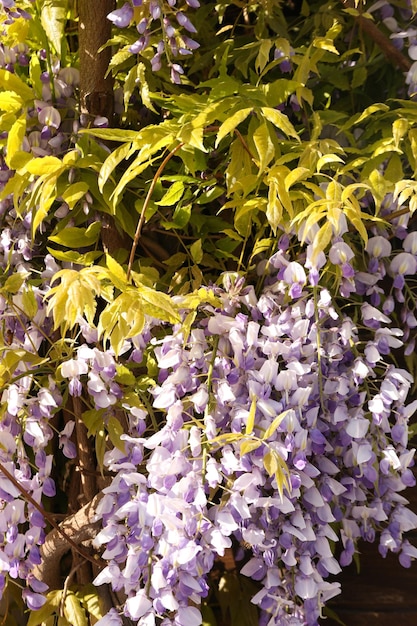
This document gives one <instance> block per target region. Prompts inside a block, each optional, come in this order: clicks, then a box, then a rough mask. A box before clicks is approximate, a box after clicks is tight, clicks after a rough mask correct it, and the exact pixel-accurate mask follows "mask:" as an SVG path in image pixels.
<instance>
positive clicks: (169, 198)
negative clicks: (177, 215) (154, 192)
mask: <svg viewBox="0 0 417 626" xmlns="http://www.w3.org/2000/svg"><path fill="white" fill-rule="evenodd" d="M184 191H185V187H184V183H183V182H182V181H180V180H177V181H175V183H173V184H172V185H171V186H170V188H169V189H168V191H167V192H166V193H165V194H164V195H163V197H162V198H161V200H159V201H158V202H155V204H158V205H159V206H173V205H174V204H176V203H177V202H178V201H179V200H180V199H181V198H182V195H183V193H184Z"/></svg>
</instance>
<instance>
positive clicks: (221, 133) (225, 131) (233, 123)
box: [216, 107, 253, 147]
mask: <svg viewBox="0 0 417 626" xmlns="http://www.w3.org/2000/svg"><path fill="white" fill-rule="evenodd" d="M252 111H253V108H252V107H248V108H245V109H239V110H238V111H236V113H234V114H233V115H232V116H231V117H229V118H228V119H227V120H226V121H225V122H223V124H222V125H221V126H220V128H219V130H218V133H217V137H216V147H217V146H218V145H219V143H220V142H221V140H222V139H223V138H224V137H226V135H229V134H230V133H232V132H233V131H234V130H235V128H236V127H237V126H239V124H241V123H242V122H244V121H245V119H246V118H247V117H248V116H249V115H250V113H251V112H252Z"/></svg>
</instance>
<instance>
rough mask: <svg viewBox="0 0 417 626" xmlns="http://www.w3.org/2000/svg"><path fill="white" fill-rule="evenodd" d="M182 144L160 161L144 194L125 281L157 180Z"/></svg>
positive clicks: (128, 277) (130, 270)
mask: <svg viewBox="0 0 417 626" xmlns="http://www.w3.org/2000/svg"><path fill="white" fill-rule="evenodd" d="M183 145H184V143H183V142H181V143H179V144H178V145H177V146H175V148H173V149H172V150H171V152H169V153H168V154H167V155H166V157H165V159H164V160H163V161H162V163H161V165H160V166H159V167H158V169H157V170H156V172H155V176H154V177H153V179H152V182H151V184H150V186H149V189H148V193H147V194H146V198H145V201H144V203H143V207H142V211H141V213H140V217H139V222H138V225H137V227H136V232H135V237H134V239H133V244H132V248H131V250H130V256H129V263H128V266H127V274H126V276H127V280H129V279H130V275H131V273H132V266H133V261H134V259H135V252H136V248H137V247H138V244H139V239H140V235H141V232H142V228H143V224H144V223H145V215H146V210H147V208H148V206H149V202H150V200H151V197H152V194H153V192H154V189H155V185H156V183H157V181H158V178H159V177H160V176H161V174H162V172H163V171H164V169H165V166H166V165H167V163H168V161H170V160H171V159H172V157H173V156H174V155H175V154H176V153H177V152H178V150H180V149H181V148H182V147H183Z"/></svg>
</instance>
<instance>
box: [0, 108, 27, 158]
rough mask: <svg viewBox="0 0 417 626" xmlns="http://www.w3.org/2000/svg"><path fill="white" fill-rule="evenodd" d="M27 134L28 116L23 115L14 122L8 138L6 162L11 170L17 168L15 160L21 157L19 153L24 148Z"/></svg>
mask: <svg viewBox="0 0 417 626" xmlns="http://www.w3.org/2000/svg"><path fill="white" fill-rule="evenodd" d="M25 134H26V114H25V115H22V116H21V117H19V118H18V119H17V120H16V121H15V122H14V124H13V126H12V127H11V129H10V130H9V134H8V136H7V148H6V149H7V155H6V159H5V161H6V164H7V165H8V166H9V167H10V168H11V169H14V167H15V166H16V164H15V159H16V157H17V156H18V155H19V152H20V150H21V148H22V144H23V139H24V137H25Z"/></svg>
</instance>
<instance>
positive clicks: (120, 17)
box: [107, 2, 133, 28]
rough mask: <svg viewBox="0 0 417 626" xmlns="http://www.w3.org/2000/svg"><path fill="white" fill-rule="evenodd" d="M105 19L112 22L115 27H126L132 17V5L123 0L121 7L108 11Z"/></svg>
mask: <svg viewBox="0 0 417 626" xmlns="http://www.w3.org/2000/svg"><path fill="white" fill-rule="evenodd" d="M107 19H108V20H110V21H111V22H113V24H114V25H115V26H117V28H126V27H127V26H129V24H130V22H131V21H132V19H133V9H132V6H131V5H130V4H129V3H128V2H125V3H124V5H123V6H122V8H121V9H116V10H115V11H112V12H111V13H109V14H108V16H107Z"/></svg>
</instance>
